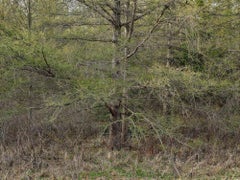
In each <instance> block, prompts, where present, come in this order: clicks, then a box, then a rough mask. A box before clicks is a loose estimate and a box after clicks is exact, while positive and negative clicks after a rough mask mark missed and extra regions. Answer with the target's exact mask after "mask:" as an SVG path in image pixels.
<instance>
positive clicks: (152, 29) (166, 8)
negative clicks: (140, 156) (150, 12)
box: [120, 0, 175, 61]
mask: <svg viewBox="0 0 240 180" xmlns="http://www.w3.org/2000/svg"><path fill="white" fill-rule="evenodd" d="M174 2H175V0H171V1H170V2H168V3H167V4H165V5H164V8H163V10H162V12H161V14H160V15H159V17H158V18H157V20H156V23H155V24H154V26H153V27H152V28H151V29H150V31H149V32H148V34H147V36H146V37H145V38H144V39H143V40H142V41H141V42H140V43H139V44H138V45H137V46H136V47H135V49H134V50H133V51H132V52H130V53H129V54H128V55H127V56H126V57H123V58H122V59H120V61H122V60H124V59H129V58H130V57H132V56H133V55H135V54H136V53H137V52H138V50H139V48H140V47H142V46H143V45H144V44H145V42H146V41H147V40H149V38H150V37H151V35H152V33H153V32H154V31H155V30H156V29H157V27H158V26H159V24H160V23H161V19H162V17H163V15H164V14H165V12H166V11H167V10H168V9H169V8H170V6H171V5H172V4H173V3H174Z"/></svg>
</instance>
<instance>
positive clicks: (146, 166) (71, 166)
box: [0, 138, 240, 179]
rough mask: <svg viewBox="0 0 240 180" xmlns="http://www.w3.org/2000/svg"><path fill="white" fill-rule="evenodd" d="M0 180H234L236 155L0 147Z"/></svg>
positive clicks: (83, 146)
mask: <svg viewBox="0 0 240 180" xmlns="http://www.w3.org/2000/svg"><path fill="white" fill-rule="evenodd" d="M0 150H1V154H0V167H1V168H0V174H1V177H0V179H84V178H85V179H95V178H99V179H100V178H102V179H119V178H125V179H138V178H142V179H159V178H161V177H162V178H166V179H172V178H174V177H175V178H183V179H188V178H194V179H195V178H196V179H202V178H204V179H214V178H217V177H219V178H221V179H222V178H224V177H228V178H233V179H235V178H238V177H240V176H239V175H240V173H239V170H240V168H239V167H240V163H239V162H240V158H239V157H240V156H239V153H237V152H233V151H230V150H217V149H211V150H209V152H206V153H205V154H201V153H193V154H192V155H191V156H188V157H184V158H183V157H181V155H176V156H175V157H174V156H173V154H172V153H168V152H169V151H168V152H165V153H164V152H161V153H159V154H157V155H154V156H144V155H143V154H141V153H139V152H138V151H128V150H121V151H109V150H108V149H106V148H104V147H103V141H102V140H101V139H98V138H97V139H92V140H88V141H84V143H83V142H82V143H78V144H73V143H72V140H71V139H68V140H67V139H66V140H64V141H61V142H60V141H59V142H54V141H52V142H51V143H48V144H45V146H44V147H43V146H42V145H40V144H39V145H34V146H32V145H31V144H29V142H25V143H23V144H21V143H20V144H18V145H17V146H16V145H14V146H7V147H3V146H1V149H0Z"/></svg>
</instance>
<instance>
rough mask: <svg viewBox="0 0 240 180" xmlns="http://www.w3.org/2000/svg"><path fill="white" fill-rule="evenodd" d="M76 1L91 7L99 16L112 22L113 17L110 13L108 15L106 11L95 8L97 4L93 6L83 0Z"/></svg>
mask: <svg viewBox="0 0 240 180" xmlns="http://www.w3.org/2000/svg"><path fill="white" fill-rule="evenodd" d="M77 1H78V2H80V3H82V4H84V5H85V6H86V7H88V8H89V9H91V10H93V11H95V12H96V13H98V14H99V15H100V16H101V17H103V18H104V19H106V20H107V21H109V22H110V23H111V24H114V19H113V17H112V16H111V15H110V16H109V13H106V12H105V11H101V10H99V9H98V8H97V6H94V5H91V4H89V3H87V2H86V1H85V0H77ZM100 8H101V6H100ZM101 9H102V8H101ZM102 10H103V9H102Z"/></svg>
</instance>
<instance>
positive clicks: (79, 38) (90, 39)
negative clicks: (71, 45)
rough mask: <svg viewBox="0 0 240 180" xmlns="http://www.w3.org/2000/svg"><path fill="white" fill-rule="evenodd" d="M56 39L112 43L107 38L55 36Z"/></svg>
mask: <svg viewBox="0 0 240 180" xmlns="http://www.w3.org/2000/svg"><path fill="white" fill-rule="evenodd" d="M55 39H56V40H73V41H90V42H103V43H113V41H112V40H109V39H94V38H84V37H56V38H55Z"/></svg>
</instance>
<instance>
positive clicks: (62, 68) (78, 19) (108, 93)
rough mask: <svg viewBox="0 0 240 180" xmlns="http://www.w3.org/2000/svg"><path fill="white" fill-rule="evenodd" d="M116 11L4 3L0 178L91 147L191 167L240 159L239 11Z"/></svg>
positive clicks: (213, 5) (165, 5)
mask: <svg viewBox="0 0 240 180" xmlns="http://www.w3.org/2000/svg"><path fill="white" fill-rule="evenodd" d="M116 2H117V1H116ZM128 2H129V4H127V3H128ZM121 3H122V4H121ZM121 3H120V4H119V5H120V6H117V5H118V4H115V1H114V2H112V1H109V2H103V1H96V3H91V1H81V0H79V1H57V0H55V1H47V0H46V1H16V2H15V1H0V11H1V18H0V85H1V86H0V132H1V134H0V147H1V152H2V158H1V162H0V166H1V167H11V166H13V164H15V163H16V164H21V161H26V162H28V158H30V159H31V163H32V164H34V163H37V162H40V159H41V158H42V159H44V158H46V157H41V154H44V149H48V147H50V145H52V144H54V145H56V147H54V148H56V149H65V148H66V149H68V148H70V149H71V148H74V147H77V146H78V145H81V144H83V143H84V142H88V141H89V140H92V139H95V141H94V143H93V144H92V146H93V147H96V148H103V147H110V149H118V150H120V149H125V150H126V149H128V150H132V151H139V152H140V154H141V155H156V154H159V153H166V152H171V156H174V157H175V156H178V157H179V158H183V159H185V160H186V159H188V157H191V156H192V155H193V154H194V153H196V152H197V153H203V154H207V153H209V152H215V150H216V149H217V150H219V151H221V150H227V149H228V150H229V149H230V150H231V151H234V152H238V150H239V146H238V143H239V132H240V131H239V130H240V129H239V128H240V122H239V118H240V81H239V77H240V56H239V54H240V53H239V52H240V49H239V42H240V36H239V30H238V28H239V22H240V21H239V19H240V18H239V7H240V5H239V3H238V2H237V1H231V2H229V1H222V2H218V1H208V2H203V1H193V2H192V1H186V2H182V1H169V2H167V1H166V2H165V1H151V3H147V1H146V2H145V1H134V0H133V1H123V2H121ZM114 5H116V6H114ZM118 7H119V8H120V11H119V13H120V14H121V16H119V18H120V21H122V23H123V22H126V23H125V25H124V23H123V25H122V29H121V28H120V29H118V27H116V26H113V24H114V22H115V21H117V17H118V14H117V13H116V11H117V8H118ZM114 8H115V9H114ZM108 17H109V18H113V20H112V21H113V22H111V21H110V20H109V19H108ZM114 17H115V18H114ZM131 18H133V19H131ZM134 18H136V20H134ZM128 22H129V23H128ZM111 23H112V24H111ZM115 25H116V24H115ZM124 28H125V29H124ZM131 28H132V29H131ZM119 32H120V34H118V35H116V33H119ZM124 32H127V34H124ZM120 35H121V36H120ZM112 36H114V37H113V39H112ZM132 52H133V53H132ZM131 53H132V54H131ZM128 55H129V57H128ZM114 108H115V109H114ZM115 110H116V111H115ZM114 113H115V114H114ZM86 139H87V140H86ZM115 141H118V142H115ZM109 142H110V143H109ZM98 143H99V144H98ZM96 144H97V145H96ZM15 147H16V148H17V151H15V150H13V149H14V148H15ZM51 147H52V146H51ZM8 151H9V152H11V156H9V157H8V158H6V156H5V155H6V153H7V152H8ZM183 154H184V155H183ZM56 156H57V155H56ZM203 156H205V155H203ZM16 157H17V158H16ZM14 158H16V159H17V160H14ZM24 158H25V160H24ZM52 158H53V157H52ZM15 161H16V162H15ZM36 166H37V165H36ZM36 166H34V167H36ZM38 166H40V165H38ZM34 167H33V168H34ZM38 168H40V167H38ZM1 170H2V169H1V168H0V172H1ZM177 174H178V175H179V173H177Z"/></svg>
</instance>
